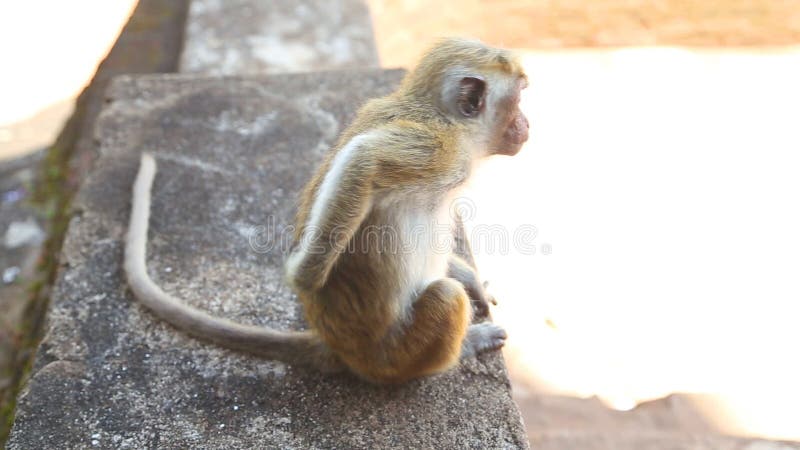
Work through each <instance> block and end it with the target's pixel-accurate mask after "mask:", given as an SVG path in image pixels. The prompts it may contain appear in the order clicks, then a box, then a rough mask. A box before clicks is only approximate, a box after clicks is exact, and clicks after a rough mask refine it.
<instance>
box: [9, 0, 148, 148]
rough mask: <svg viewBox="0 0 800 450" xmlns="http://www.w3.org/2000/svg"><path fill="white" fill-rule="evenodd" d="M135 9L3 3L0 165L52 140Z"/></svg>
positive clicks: (96, 0)
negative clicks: (1, 162) (4, 160)
mask: <svg viewBox="0 0 800 450" xmlns="http://www.w3.org/2000/svg"><path fill="white" fill-rule="evenodd" d="M135 4H136V1H135V0H70V1H53V0H26V1H0V65H2V66H3V70H2V71H0V161H1V160H3V159H6V158H11V157H14V156H19V155H21V154H23V153H25V152H29V151H32V150H36V149H38V148H41V147H44V146H46V145H48V144H50V143H51V142H52V141H53V139H54V138H55V136H56V134H57V133H58V132H59V131H60V129H61V125H62V123H63V121H64V120H66V118H67V117H68V116H69V115H70V113H71V111H72V103H73V100H74V98H75V97H76V96H77V94H78V93H79V92H80V90H81V89H82V88H83V86H84V85H85V84H86V83H88V82H89V80H90V79H91V77H92V75H94V71H95V69H96V68H97V64H98V62H99V61H100V60H101V59H102V58H103V57H104V55H105V54H106V53H107V52H108V50H109V49H110V48H111V46H112V45H113V43H114V41H115V40H116V37H117V35H118V34H119V31H120V29H121V28H122V26H123V25H124V24H125V22H126V21H127V18H128V16H129V15H130V12H131V11H132V9H133V7H134V6H135ZM34 116H36V117H34Z"/></svg>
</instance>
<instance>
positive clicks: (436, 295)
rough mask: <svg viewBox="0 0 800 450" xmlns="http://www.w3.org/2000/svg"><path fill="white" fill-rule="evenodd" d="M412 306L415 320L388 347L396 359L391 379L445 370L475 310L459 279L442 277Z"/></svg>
mask: <svg viewBox="0 0 800 450" xmlns="http://www.w3.org/2000/svg"><path fill="white" fill-rule="evenodd" d="M412 308H413V310H412V319H411V323H409V324H408V325H406V326H405V327H404V328H403V331H402V334H401V335H398V336H395V337H394V338H393V339H392V340H391V343H389V344H388V345H387V347H386V348H385V351H386V352H387V353H388V354H390V355H392V359H393V360H394V361H393V362H392V364H391V366H393V369H392V371H393V372H394V374H393V376H391V377H390V379H389V380H388V381H394V382H402V381H405V380H408V379H413V378H418V377H420V376H425V375H430V374H434V373H438V372H442V371H444V370H447V369H448V368H450V367H451V366H453V365H454V364H456V363H457V362H458V358H459V355H460V354H461V345H462V342H463V341H464V339H465V337H466V335H467V328H468V327H469V321H470V315H471V312H470V306H469V299H468V298H467V293H466V292H465V291H464V287H463V286H462V285H461V284H460V283H459V282H458V281H456V280H453V279H451V278H442V279H439V280H436V281H434V282H432V283H430V284H429V285H428V287H427V288H426V289H425V290H424V291H423V292H422V293H421V294H420V295H419V297H418V298H417V300H416V301H415V302H414V306H413V307H412Z"/></svg>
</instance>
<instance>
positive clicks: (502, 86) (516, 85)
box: [403, 38, 529, 155]
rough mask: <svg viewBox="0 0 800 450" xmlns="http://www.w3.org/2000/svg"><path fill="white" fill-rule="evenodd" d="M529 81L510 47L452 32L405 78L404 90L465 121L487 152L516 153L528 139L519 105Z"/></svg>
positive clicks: (526, 121)
mask: <svg viewBox="0 0 800 450" xmlns="http://www.w3.org/2000/svg"><path fill="white" fill-rule="evenodd" d="M527 86H528V78H527V76H526V75H525V72H524V70H523V69H522V65H521V64H520V62H519V59H518V58H517V56H516V55H514V54H513V53H512V52H510V51H508V50H504V49H500V48H493V47H489V46H486V45H485V44H483V43H481V42H479V41H474V40H467V39H453V38H450V39H444V40H441V41H439V42H437V43H436V44H435V45H434V46H433V47H432V48H431V49H430V50H429V51H428V52H427V53H426V54H425V56H423V57H422V59H421V60H420V62H419V64H418V65H417V67H416V69H415V70H414V71H413V72H412V73H410V74H409V75H408V77H407V78H406V79H405V80H404V82H403V88H404V90H406V92H410V93H413V94H414V95H415V96H419V97H420V98H421V99H427V100H429V101H431V102H432V103H433V104H434V106H435V107H436V108H437V109H438V110H439V111H441V112H442V113H443V114H445V115H446V116H447V117H448V118H449V119H450V120H451V121H453V122H455V123H458V124H461V125H463V127H464V128H466V129H467V130H468V134H469V138H470V139H471V140H473V141H475V142H478V143H479V144H480V147H481V152H482V153H484V154H488V155H494V154H501V155H515V154H517V153H518V152H519V150H520V149H521V148H522V145H523V144H524V143H525V141H527V140H528V128H529V125H528V119H527V118H526V117H525V114H523V113H522V111H521V110H520V108H519V102H520V94H521V91H522V90H523V89H525V88H526V87H527Z"/></svg>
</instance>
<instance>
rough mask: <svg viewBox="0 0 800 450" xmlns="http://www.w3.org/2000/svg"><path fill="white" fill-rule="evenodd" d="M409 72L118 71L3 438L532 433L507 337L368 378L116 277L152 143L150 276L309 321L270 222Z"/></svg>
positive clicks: (196, 300) (509, 436)
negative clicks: (255, 346) (199, 323)
mask: <svg viewBox="0 0 800 450" xmlns="http://www.w3.org/2000/svg"><path fill="white" fill-rule="evenodd" d="M401 75H402V73H401V72H399V71H386V72H384V71H378V70H374V71H365V72H331V73H325V74H300V75H297V74H295V75H280V76H272V77H253V78H221V79H220V78H196V77H188V76H175V75H160V76H138V77H132V76H123V77H120V78H117V79H115V81H114V82H113V83H112V86H111V88H110V91H109V97H110V103H109V104H108V105H107V106H106V108H105V110H104V112H103V113H102V115H101V117H100V120H99V125H98V131H97V139H98V141H99V154H100V156H99V158H98V160H97V163H96V165H95V168H94V170H93V171H92V173H91V174H90V176H89V177H88V179H86V180H85V182H84V185H83V187H82V189H81V191H80V193H79V195H78V198H77V200H76V203H75V215H74V217H73V219H72V221H71V225H70V229H69V231H68V235H67V239H66V242H65V244H64V250H63V255H62V268H61V270H60V274H59V277H58V281H57V283H56V285H55V287H54V291H53V297H52V304H51V307H50V312H49V323H48V325H47V327H46V330H45V333H46V335H45V338H44V341H43V343H42V345H41V347H40V349H39V353H38V355H37V358H36V363H35V367H34V370H33V375H32V378H31V381H30V383H29V385H28V386H27V388H26V389H25V391H24V392H23V394H22V396H21V398H20V401H19V409H18V415H17V418H16V423H15V425H14V429H13V431H12V435H11V439H10V441H9V443H8V447H9V449H27V448H43V447H47V446H50V445H56V446H58V447H59V448H75V447H93V448H298V449H300V448H303V449H305V448H370V449H371V448H442V449H450V448H475V449H486V448H489V449H494V448H509V449H512V448H514V449H515V448H527V447H528V443H527V440H526V438H525V433H524V429H523V426H522V423H521V420H520V416H519V413H518V411H517V408H516V406H515V405H514V403H513V402H512V400H511V395H510V387H509V382H508V378H507V374H506V371H505V368H504V365H503V361H502V357H501V355H500V354H499V353H492V354H487V355H484V356H482V357H481V358H480V359H478V360H471V361H468V362H466V363H464V364H462V365H461V366H460V367H459V368H457V369H455V370H453V371H451V372H449V373H446V374H443V375H440V376H436V377H432V378H428V379H424V380H419V381H416V382H413V383H409V384H407V385H403V386H398V387H391V388H381V387H375V386H370V385H367V384H365V383H363V382H360V381H359V380H357V379H355V378H353V377H351V376H347V375H341V376H323V375H321V374H318V373H314V372H311V371H307V370H304V369H300V368H295V367H290V366H286V365H283V364H280V363H276V362H272V361H263V360H259V359H255V358H251V357H247V356H243V355H238V354H234V353H232V352H229V351H226V350H222V349H218V348H216V347H213V346H209V345H205V344H203V343H199V342H197V341H195V340H193V339H191V338H188V337H186V336H185V335H183V334H181V333H180V332H178V331H176V330H175V329H173V328H171V327H169V326H167V325H165V324H163V323H161V322H159V321H157V320H155V319H154V317H153V316H152V315H151V314H149V313H148V312H147V311H145V310H144V309H143V308H142V307H141V306H140V305H138V304H137V303H134V302H133V299H132V297H131V295H130V293H129V292H128V291H127V289H126V287H125V284H124V282H123V278H122V273H121V267H120V266H121V259H122V238H123V235H124V233H125V226H126V222H127V219H128V210H129V207H130V200H129V192H130V188H131V183H132V181H133V177H134V174H135V172H136V169H137V166H138V155H139V153H140V152H141V151H143V150H147V151H150V152H154V153H155V154H156V156H157V158H158V160H159V164H160V166H159V169H160V172H159V174H158V176H157V178H156V181H155V187H154V199H153V218H152V219H151V231H150V238H151V244H150V270H151V273H152V274H153V275H154V277H155V278H156V279H157V281H158V282H159V283H160V284H161V285H162V286H163V287H164V289H165V290H167V291H169V292H172V293H174V294H176V295H179V296H180V297H182V298H184V299H186V300H187V301H190V302H191V303H193V304H195V305H198V306H200V307H203V308H206V309H208V310H210V311H212V312H213V313H214V314H218V315H221V316H225V317H229V318H232V319H234V320H238V321H242V322H246V323H254V324H259V325H269V326H273V327H277V328H298V327H301V326H302V320H301V313H300V310H299V307H298V305H297V304H296V302H295V299H294V298H293V296H292V295H291V294H290V293H289V292H288V290H287V288H286V287H285V286H284V285H283V284H282V282H281V281H280V280H281V277H282V275H281V262H282V259H283V255H282V252H281V251H280V248H279V246H274V247H272V248H267V247H268V243H269V239H268V238H269V235H268V234H263V232H264V231H269V227H273V228H272V229H273V230H280V229H282V227H284V226H286V225H288V224H289V223H290V221H291V217H292V214H293V204H294V202H293V200H294V196H295V193H296V191H297V190H298V189H299V188H300V187H301V186H302V184H303V183H304V182H305V180H306V179H307V178H308V177H309V175H310V173H311V171H312V170H313V168H314V166H315V165H316V164H317V162H318V160H319V158H320V156H321V155H322V154H323V152H324V151H326V149H327V148H328V146H329V145H330V144H331V143H332V142H333V140H334V139H335V138H336V137H337V134H338V132H339V131H341V129H342V128H343V127H344V125H345V124H346V123H347V122H348V121H349V120H350V119H351V117H352V115H353V114H354V111H355V110H356V108H357V106H358V105H359V104H361V103H362V102H363V101H364V100H366V99H367V98H368V97H373V96H377V95H382V94H385V93H388V92H389V91H391V90H392V88H393V87H394V86H395V85H396V84H397V83H398V81H399V79H400V77H401ZM260 226H266V227H268V228H267V230H265V229H263V228H258V227H260Z"/></svg>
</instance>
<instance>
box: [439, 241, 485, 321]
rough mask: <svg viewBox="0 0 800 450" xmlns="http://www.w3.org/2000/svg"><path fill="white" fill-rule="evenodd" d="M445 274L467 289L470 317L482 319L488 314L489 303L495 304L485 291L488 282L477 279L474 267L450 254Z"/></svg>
mask: <svg viewBox="0 0 800 450" xmlns="http://www.w3.org/2000/svg"><path fill="white" fill-rule="evenodd" d="M447 276H449V277H451V278H455V279H456V280H458V281H459V282H460V283H461V284H462V285H464V289H465V290H466V291H467V295H468V296H469V300H470V303H472V317H473V318H474V319H478V320H480V319H483V318H486V317H488V316H489V303H491V304H493V305H496V304H497V301H496V300H495V299H494V296H493V295H491V294H489V293H488V292H487V291H486V287H487V286H488V283H485V282H484V283H481V282H480V281H478V274H477V273H475V269H473V268H472V266H470V265H469V264H467V263H466V262H465V261H464V260H463V259H461V258H459V257H458V256H455V255H452V256H451V257H450V261H449V267H448V269H447Z"/></svg>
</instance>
